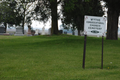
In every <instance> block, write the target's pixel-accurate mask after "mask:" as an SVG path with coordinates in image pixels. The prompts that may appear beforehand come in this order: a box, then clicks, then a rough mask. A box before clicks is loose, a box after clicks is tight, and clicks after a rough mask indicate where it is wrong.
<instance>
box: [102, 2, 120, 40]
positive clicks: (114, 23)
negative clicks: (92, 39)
mask: <svg viewBox="0 0 120 80" xmlns="http://www.w3.org/2000/svg"><path fill="white" fill-rule="evenodd" d="M102 1H105V2H106V7H107V8H108V12H107V18H108V19H107V20H108V23H107V38H106V39H112V40H118V19H119V13H120V9H119V7H120V0H102Z"/></svg>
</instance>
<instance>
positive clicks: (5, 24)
mask: <svg viewBox="0 0 120 80" xmlns="http://www.w3.org/2000/svg"><path fill="white" fill-rule="evenodd" d="M4 26H5V33H6V32H7V23H6V22H5V23H4Z"/></svg>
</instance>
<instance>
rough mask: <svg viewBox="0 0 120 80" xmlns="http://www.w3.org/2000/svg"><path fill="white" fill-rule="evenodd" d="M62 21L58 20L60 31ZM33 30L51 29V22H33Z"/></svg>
mask: <svg viewBox="0 0 120 80" xmlns="http://www.w3.org/2000/svg"><path fill="white" fill-rule="evenodd" d="M61 24H62V23H61V20H58V29H60V25H61ZM31 26H32V28H33V29H42V28H43V27H44V28H45V29H49V28H51V20H49V21H48V22H47V23H43V22H39V21H32V25H31Z"/></svg>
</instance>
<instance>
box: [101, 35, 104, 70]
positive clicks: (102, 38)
mask: <svg viewBox="0 0 120 80" xmlns="http://www.w3.org/2000/svg"><path fill="white" fill-rule="evenodd" d="M103 41H104V36H102V55H101V69H103V44H104V43H103Z"/></svg>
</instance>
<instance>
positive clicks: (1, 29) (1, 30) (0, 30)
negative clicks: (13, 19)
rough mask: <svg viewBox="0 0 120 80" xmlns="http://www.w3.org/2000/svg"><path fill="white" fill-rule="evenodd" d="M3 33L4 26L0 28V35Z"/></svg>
mask: <svg viewBox="0 0 120 80" xmlns="http://www.w3.org/2000/svg"><path fill="white" fill-rule="evenodd" d="M4 33H5V28H4V26H0V34H1V35H2V34H4Z"/></svg>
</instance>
